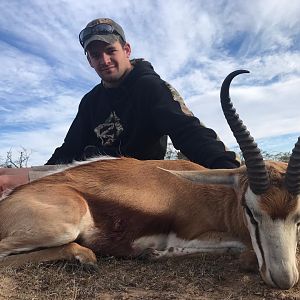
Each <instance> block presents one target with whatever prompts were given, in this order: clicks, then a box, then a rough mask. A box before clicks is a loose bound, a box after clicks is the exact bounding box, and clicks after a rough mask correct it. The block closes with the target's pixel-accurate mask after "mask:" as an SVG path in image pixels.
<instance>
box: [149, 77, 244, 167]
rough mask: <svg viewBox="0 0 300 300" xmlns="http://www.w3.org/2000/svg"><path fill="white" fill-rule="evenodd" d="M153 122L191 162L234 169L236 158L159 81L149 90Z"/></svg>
mask: <svg viewBox="0 0 300 300" xmlns="http://www.w3.org/2000/svg"><path fill="white" fill-rule="evenodd" d="M151 95H153V96H152V97H151V104H150V106H151V111H152V119H153V121H154V124H155V126H156V129H157V130H158V131H159V132H161V134H167V135H169V136H170V138H171V140H172V142H173V145H174V147H175V148H176V149H177V150H180V151H181V152H182V153H183V154H184V155H185V156H186V157H187V158H189V159H190V160H191V161H193V162H196V163H198V164H201V165H203V166H205V167H208V168H215V169H216V168H228V169H230V168H236V167H238V166H239V165H240V163H239V161H238V160H237V158H236V154H235V153H234V152H232V151H228V150H227V149H226V147H225V145H224V144H223V143H222V142H221V141H220V139H219V138H218V136H217V134H216V133H215V131H213V130H212V129H210V128H207V127H205V126H204V125H203V124H202V123H201V122H200V121H199V119H197V118H196V117H195V116H194V115H193V114H192V113H191V112H190V111H189V110H188V108H187V107H186V106H185V104H184V101H183V99H182V97H181V96H180V95H179V93H178V92H177V91H176V90H175V89H174V88H173V87H172V86H171V85H170V84H168V83H166V82H164V81H162V82H160V83H158V84H157V86H156V87H155V88H153V87H152V89H151Z"/></svg>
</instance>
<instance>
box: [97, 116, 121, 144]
mask: <svg viewBox="0 0 300 300" xmlns="http://www.w3.org/2000/svg"><path fill="white" fill-rule="evenodd" d="M123 131H124V128H123V126H122V124H121V122H120V118H119V117H118V116H117V115H116V113H115V112H114V111H113V112H112V113H111V114H110V115H109V117H108V118H107V119H106V120H105V121H104V122H103V123H101V124H99V125H98V126H97V127H96V128H95V129H94V132H95V133H96V135H97V137H98V138H99V139H100V140H101V143H102V146H112V145H113V144H114V142H115V141H116V140H117V138H118V137H119V136H120V134H121V133H122V132H123Z"/></svg>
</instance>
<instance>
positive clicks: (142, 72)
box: [121, 58, 160, 86]
mask: <svg viewBox="0 0 300 300" xmlns="http://www.w3.org/2000/svg"><path fill="white" fill-rule="evenodd" d="M130 62H131V64H132V65H133V67H134V68H133V69H132V71H131V72H130V73H129V74H128V76H127V77H126V78H125V80H124V82H123V83H122V84H121V86H129V85H131V84H132V83H134V82H135V81H136V80H137V79H140V78H141V77H143V76H154V77H156V78H160V76H159V75H158V74H157V73H156V72H155V71H154V68H153V66H152V65H151V63H150V62H148V61H146V60H144V59H143V58H136V59H132V60H131V61H130Z"/></svg>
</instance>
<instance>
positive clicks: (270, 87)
mask: <svg viewBox="0 0 300 300" xmlns="http://www.w3.org/2000/svg"><path fill="white" fill-rule="evenodd" d="M0 11H1V18H0V53H1V54H0V65H1V68H0V77H1V83H0V118H1V121H2V126H1V128H0V139H1V143H0V155H1V154H2V153H3V151H5V150H6V149H9V148H10V147H19V146H23V147H26V148H30V149H33V154H32V155H33V156H32V157H33V160H32V163H34V164H35V163H37V162H38V163H43V162H45V160H46V159H48V158H49V155H50V154H51V153H52V152H53V150H54V148H55V147H57V146H59V145H60V143H61V142H62V140H63V137H64V136H65V134H66V130H67V128H68V127H69V125H70V123H71V120H72V119H73V117H74V114H75V113H76V110H77V106H78V103H79V101H80V99H81V97H82V96H83V94H84V93H86V92H87V91H88V90H89V89H91V88H92V87H93V86H94V85H95V84H97V83H98V82H99V79H98V77H97V75H96V74H95V72H93V70H92V69H91V68H90V67H89V65H88V64H87V62H86V58H85V56H84V54H83V50H82V48H81V46H80V45H79V42H78V33H79V32H80V30H81V29H82V28H83V27H84V26H85V25H86V24H87V23H88V22H89V21H90V20H92V19H94V18H97V17H104V16H108V17H111V18H112V19H115V20H116V21H117V22H118V23H120V24H122V25H123V27H124V30H125V33H126V36H127V39H128V41H130V42H131V45H132V48H133V57H144V58H146V59H147V60H149V61H151V62H152V64H153V66H154V67H155V69H156V71H157V72H158V73H159V74H160V75H161V77H162V78H163V79H166V80H168V81H170V83H172V84H173V85H174V86H175V87H176V88H177V89H178V90H179V92H180V93H181V94H182V95H183V96H184V97H185V99H186V102H187V103H188V105H189V107H190V108H191V109H192V111H193V112H194V113H195V115H197V116H198V117H199V118H200V119H201V120H203V121H204V122H205V123H206V124H207V125H208V126H210V127H213V128H214V129H215V130H216V131H217V132H218V133H219V134H220V135H221V137H222V139H224V140H225V141H226V143H229V144H230V143H232V142H233V138H232V134H231V133H230V131H229V129H228V125H227V124H226V123H225V120H224V117H223V115H222V112H221V109H220V104H219V88H220V85H221V82H222V80H223V79H224V77H225V76H226V75H227V74H228V73H229V72H231V71H233V70H235V69H241V68H244V69H248V70H250V71H251V73H250V74H249V75H241V76H239V77H238V78H236V79H235V80H234V82H233V85H232V94H233V101H234V104H235V105H236V106H237V108H238V111H239V112H240V114H241V116H243V119H244V120H245V123H246V125H247V126H248V127H249V129H250V131H251V132H252V134H253V135H254V137H255V138H260V137H267V136H277V135H280V134H285V133H291V132H297V131H299V127H298V125H297V119H298V117H297V112H299V110H300V104H299V101H298V98H299V97H298V95H299V91H298V86H299V78H300V74H299V72H300V71H299V70H300V68H299V66H300V50H299V47H300V34H299V28H300V19H299V15H300V1H298V0H290V1H288V3H287V1H284V0H265V1H260V0H253V1H251V2H247V1H240V0H231V1H227V0H213V1H204V0H202V1H199V0H186V1H183V0H165V1H158V0H143V1H140V0H124V1H118V3H115V2H107V1H104V0H98V1H94V2H90V3H86V2H84V1H80V0H65V1H59V0H53V1H38V0H29V1H26V2H24V1H18V0H11V1H1V2H0Z"/></svg>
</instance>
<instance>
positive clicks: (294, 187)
mask: <svg viewBox="0 0 300 300" xmlns="http://www.w3.org/2000/svg"><path fill="white" fill-rule="evenodd" d="M285 185H286V188H287V190H288V191H289V192H290V193H291V194H293V195H298V194H300V137H299V138H298V141H297V143H296V144H295V147H294V149H293V151H292V155H291V157H290V160H289V164H288V167H287V170H286V174H285Z"/></svg>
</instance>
